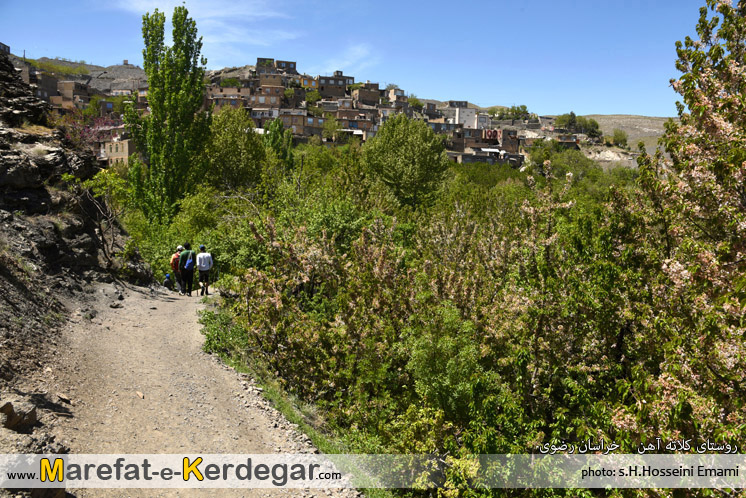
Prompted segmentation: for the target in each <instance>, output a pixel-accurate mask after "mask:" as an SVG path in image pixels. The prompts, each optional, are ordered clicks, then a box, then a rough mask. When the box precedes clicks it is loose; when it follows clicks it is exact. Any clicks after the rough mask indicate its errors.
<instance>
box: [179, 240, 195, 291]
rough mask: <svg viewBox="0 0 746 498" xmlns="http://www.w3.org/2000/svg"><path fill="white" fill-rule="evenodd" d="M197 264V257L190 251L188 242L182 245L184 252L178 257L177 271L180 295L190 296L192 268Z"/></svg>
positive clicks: (190, 247) (192, 281)
mask: <svg viewBox="0 0 746 498" xmlns="http://www.w3.org/2000/svg"><path fill="white" fill-rule="evenodd" d="M196 262H197V255H196V254H195V253H194V251H192V245H191V244H190V243H189V242H185V243H184V250H183V251H181V255H180V256H179V271H181V283H182V285H183V287H182V289H181V290H182V295H183V294H186V295H187V296H189V297H191V296H192V285H193V284H194V266H195V264H196Z"/></svg>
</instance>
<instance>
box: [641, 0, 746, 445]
mask: <svg viewBox="0 0 746 498" xmlns="http://www.w3.org/2000/svg"><path fill="white" fill-rule="evenodd" d="M697 34H698V35H699V39H698V40H696V41H695V40H692V39H691V38H689V37H687V38H686V39H685V40H684V42H683V43H682V42H677V44H676V49H677V54H678V60H677V63H676V68H677V69H678V70H679V71H681V73H682V75H681V76H680V77H679V78H678V79H677V80H672V81H671V83H672V86H673V88H674V90H675V91H676V92H677V93H679V94H680V95H681V96H682V99H683V103H677V107H678V111H679V122H675V121H673V120H670V121H669V122H668V123H667V124H666V131H665V133H664V135H663V137H662V139H661V141H660V143H661V145H663V147H664V148H665V152H667V153H668V154H669V155H670V159H669V158H666V157H664V155H663V151H661V150H659V151H656V153H655V154H654V155H650V154H648V153H647V152H645V151H644V149H643V154H642V156H641V157H640V158H639V159H638V165H639V169H640V180H641V184H642V186H643V188H644V189H645V191H646V193H647V200H648V204H647V205H645V206H638V205H637V204H635V207H636V208H637V209H636V211H637V212H639V213H642V214H643V215H644V216H645V217H646V218H647V227H641V229H640V230H641V231H643V234H642V236H641V237H645V238H644V239H643V240H645V241H646V244H645V246H643V247H645V249H643V250H647V252H648V253H651V252H652V251H650V250H649V249H647V247H650V248H654V250H655V252H656V253H657V254H658V255H659V256H658V260H657V263H658V268H659V271H660V272H661V273H662V274H663V275H662V276H663V278H659V279H657V280H651V285H650V293H651V295H652V296H656V297H657V299H656V302H655V311H656V312H655V321H656V324H655V330H659V331H660V334H661V336H662V337H664V338H665V343H664V344H662V345H661V349H662V351H663V352H664V353H665V355H664V356H663V358H662V360H661V361H659V362H657V363H656V364H655V370H654V372H656V374H657V375H655V374H654V375H651V377H652V380H653V382H650V380H648V379H646V382H647V383H648V384H649V385H650V389H651V390H653V389H655V390H657V391H659V392H662V393H665V394H666V395H667V396H668V397H669V399H672V400H673V401H674V403H675V404H674V405H673V406H672V407H671V409H670V413H671V416H672V417H673V416H675V415H677V412H678V417H679V418H685V417H687V416H688V414H689V413H691V412H692V411H693V412H694V413H696V414H697V417H696V424H697V425H696V432H697V433H698V434H700V437H710V435H711V434H723V435H731V436H725V437H740V435H742V434H743V429H744V427H746V389H745V387H744V386H745V384H744V379H746V348H745V347H744V346H745V344H746V343H745V342H744V335H743V332H744V309H746V291H745V290H744V289H746V285H744V284H745V283H746V277H745V275H746V258H744V257H743V248H744V247H746V203H745V201H744V199H746V197H745V196H744V178H746V138H745V137H746V119H745V116H746V74H744V72H743V69H742V67H743V61H744V58H745V56H746V2H744V1H740V2H739V3H738V5H737V6H731V5H730V3H726V2H718V1H715V0H708V1H707V7H703V8H702V9H700V19H699V22H698V24H697ZM682 364H685V368H682ZM658 372H659V373H658ZM671 386H676V387H675V389H673V388H672V387H671ZM723 414H728V415H727V416H724V415H723ZM642 422H643V423H645V422H647V421H645V420H643V421H642Z"/></svg>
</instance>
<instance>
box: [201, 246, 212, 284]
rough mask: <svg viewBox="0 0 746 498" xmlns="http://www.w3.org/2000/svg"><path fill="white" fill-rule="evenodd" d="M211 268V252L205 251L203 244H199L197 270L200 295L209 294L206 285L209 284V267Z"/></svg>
mask: <svg viewBox="0 0 746 498" xmlns="http://www.w3.org/2000/svg"><path fill="white" fill-rule="evenodd" d="M211 268H212V254H210V253H209V252H207V250H206V249H205V246H204V244H203V245H200V246H199V254H197V270H199V283H200V284H202V289H200V291H199V295H200V296H209V295H210V293H209V292H208V289H207V288H208V286H209V285H210V269H211Z"/></svg>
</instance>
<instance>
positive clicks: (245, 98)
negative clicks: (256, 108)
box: [205, 85, 251, 111]
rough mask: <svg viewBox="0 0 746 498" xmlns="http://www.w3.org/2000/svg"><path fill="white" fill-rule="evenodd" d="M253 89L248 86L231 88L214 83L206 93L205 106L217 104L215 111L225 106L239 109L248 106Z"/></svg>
mask: <svg viewBox="0 0 746 498" xmlns="http://www.w3.org/2000/svg"><path fill="white" fill-rule="evenodd" d="M250 92H251V90H250V89H248V88H231V87H222V86H218V85H212V86H210V87H209V88H208V89H207V92H206V93H205V107H206V108H207V109H209V108H210V106H213V105H214V106H215V111H218V110H220V109H222V108H223V107H226V106H228V107H233V108H234V109H239V108H241V107H248V105H249V99H250V97H251V96H250V95H249V94H250Z"/></svg>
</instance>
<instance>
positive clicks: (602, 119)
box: [585, 114, 672, 150]
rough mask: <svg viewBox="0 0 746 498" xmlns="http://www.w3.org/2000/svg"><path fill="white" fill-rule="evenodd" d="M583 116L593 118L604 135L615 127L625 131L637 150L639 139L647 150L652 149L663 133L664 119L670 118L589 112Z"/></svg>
mask: <svg viewBox="0 0 746 498" xmlns="http://www.w3.org/2000/svg"><path fill="white" fill-rule="evenodd" d="M585 117H586V118H592V119H595V120H596V121H597V122H598V124H599V125H600V126H601V131H603V133H604V135H611V134H612V133H613V132H614V130H615V129H619V130H622V131H624V132H626V133H627V136H628V137H629V141H628V142H629V145H630V147H631V148H632V149H633V150H637V144H638V142H640V141H642V142H644V143H645V147H646V149H647V150H653V149H654V148H655V146H656V144H657V143H658V139H659V138H660V137H661V135H663V132H664V130H665V128H664V125H665V123H666V121H668V120H669V119H672V118H662V117H652V116H635V115H630V114H590V115H587V116H585Z"/></svg>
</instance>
